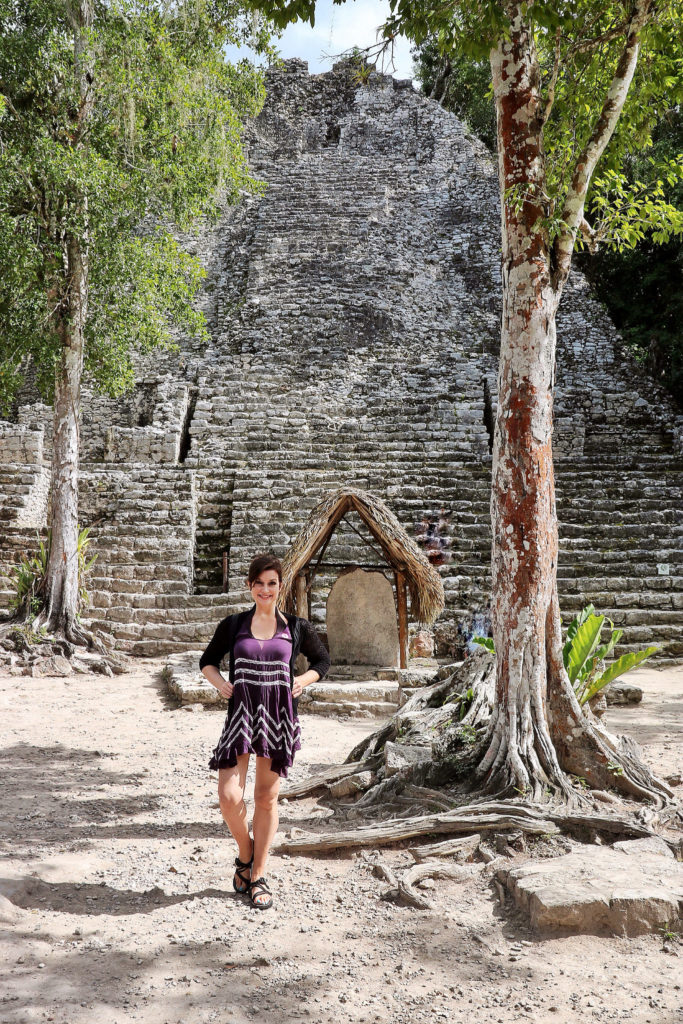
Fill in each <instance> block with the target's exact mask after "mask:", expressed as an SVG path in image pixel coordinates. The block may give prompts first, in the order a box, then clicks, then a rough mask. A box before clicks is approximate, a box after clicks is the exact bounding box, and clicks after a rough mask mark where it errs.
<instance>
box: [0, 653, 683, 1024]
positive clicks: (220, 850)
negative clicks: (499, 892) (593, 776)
mask: <svg viewBox="0 0 683 1024" xmlns="http://www.w3.org/2000/svg"><path fill="white" fill-rule="evenodd" d="M157 667H158V666H155V664H154V663H152V662H146V663H140V665H139V667H138V669H137V671H136V672H135V673H131V674H129V675H125V676H120V677H117V678H114V679H105V678H103V677H101V676H76V677H72V678H69V679H66V680H62V679H17V678H13V677H12V678H10V677H0V716H1V718H0V720H1V721H2V722H3V729H2V731H3V750H2V754H1V756H2V769H3V771H2V787H3V789H2V810H3V813H2V823H1V825H0V892H2V893H4V894H5V896H6V897H7V896H9V898H10V900H11V902H8V901H7V900H2V899H0V923H1V927H2V932H1V934H0V955H1V962H2V968H0V1022H2V1024H19V1022H29V1021H30V1022H33V1021H55V1022H58V1024H86V1022H87V1024H91V1022H94V1021H97V1022H98V1024H115V1022H116V1024H124V1022H126V1024H127V1022H129V1021H130V1022H132V1021H144V1022H148V1024H177V1022H178V1024H179V1022H181V1021H182V1022H184V1024H185V1022H187V1024H203V1022H209V1021H220V1022H221V1024H224V1022H230V1024H242V1022H244V1021H249V1020H259V1021H262V1022H264V1024H281V1022H282V1021H284V1020H290V1019H292V1020H293V1019H296V1020H299V1019H305V1020H307V1021H310V1022H311V1024H328V1022H331V1021H337V1020H348V1021H351V1022H367V1024H374V1022H377V1021H379V1022H385V1021H386V1022H395V1024H408V1022H410V1024H416V1022H420V1021H437V1022H438V1021H453V1022H462V1024H465V1022H467V1024H479V1022H482V1024H483V1022H487V1024H488V1022H489V1021H491V1022H503V1024H508V1022H511V1021H516V1020H532V1019H533V1020H537V1021H543V1022H545V1021H547V1020H553V1021H558V1022H560V1024H564V1022H569V1021H593V1020H595V1019H599V1020H604V1021H631V1022H638V1024H673V1022H674V1021H675V1020H677V1019H680V1018H677V1017H676V1013H677V1008H678V1007H679V1006H680V1005H681V1001H682V1000H681V990H680V984H681V982H682V980H683V979H682V977H681V975H682V972H681V963H682V960H681V958H677V957H676V956H674V955H670V954H666V953H664V952H663V951H662V942H661V939H660V937H658V936H654V935H653V936H647V937H644V938H641V939H637V940H623V939H600V938H596V937H592V936H588V937H582V938H580V939H577V938H561V939H552V940H543V941H541V940H538V939H536V938H535V937H534V936H533V935H531V934H529V933H528V932H527V930H526V927H525V925H524V922H523V921H522V920H520V919H519V918H518V917H517V916H515V915H513V914H512V913H511V912H509V911H506V912H505V914H503V913H502V912H501V910H500V908H499V906H498V903H497V901H496V900H495V899H494V896H493V893H492V892H491V889H490V888H489V886H488V885H487V884H486V883H485V882H483V881H481V880H472V881H470V882H468V883H467V884H466V885H462V884H456V883H454V882H448V883H444V884H443V885H440V888H439V890H438V894H437V899H440V900H441V908H440V910H439V912H436V911H434V912H431V911H428V912H418V911H414V910H410V909H406V908H403V907H396V906H394V905H393V904H390V903H385V902H382V901H381V900H380V899H379V895H380V893H381V892H382V890H383V889H384V888H385V884H384V883H382V882H380V881H378V880H377V879H375V878H373V877H372V876H371V875H370V874H369V872H368V869H367V867H366V866H365V864H364V863H363V862H362V860H360V859H358V858H357V857H334V858H333V857H329V858H326V859H317V860H316V859H313V858H298V859H297V860H296V861H295V860H293V859H288V858H285V857H273V859H272V864H271V871H270V878H271V880H272V882H273V888H274V890H275V894H276V908H275V909H274V910H273V911H269V912H267V913H262V912H257V911H255V910H251V909H250V908H249V907H248V906H246V905H245V903H244V901H243V900H242V899H240V898H237V897H235V896H233V894H232V889H231V885H230V878H231V872H230V868H229V864H230V863H231V860H232V857H233V856H234V853H233V849H232V844H231V842H230V841H229V840H228V838H226V833H225V831H224V828H223V826H222V825H221V822H220V819H219V814H218V811H217V803H216V798H215V791H214V786H215V783H214V777H213V776H212V774H211V773H209V772H208V770H206V769H205V768H204V763H205V761H206V759H207V758H208V754H209V752H210V750H211V748H212V747H213V745H214V744H215V741H216V739H217V736H218V734H219V732H220V727H221V724H222V712H220V711H218V710H210V711H203V710H199V711H194V712H191V711H187V710H184V709H178V708H175V707H174V706H173V705H172V704H171V703H170V702H169V701H168V700H167V699H166V698H165V696H164V693H163V692H162V690H161V688H160V686H159V684H158V683H157V682H156V681H155V676H154V671H155V669H156V668H157ZM632 678H633V679H634V681H635V680H636V675H635V674H634V675H633V676H632ZM638 679H640V680H641V681H642V685H644V686H645V687H646V689H647V697H646V700H645V701H644V702H643V704H642V705H641V706H640V707H636V708H628V709H617V710H614V711H612V712H610V716H609V717H610V721H611V722H612V724H613V725H614V726H616V725H617V724H618V726H619V727H620V728H624V727H627V726H628V725H631V724H633V723H638V725H637V727H636V728H635V730H634V731H635V733H636V735H637V736H638V738H639V739H640V740H641V742H643V743H644V744H645V745H646V747H647V751H648V756H649V758H650V760H651V761H652V763H653V764H654V766H655V767H656V768H657V769H658V770H665V771H672V770H674V768H677V767H680V764H679V763H678V761H677V757H676V751H675V747H674V744H675V742H676V740H677V739H678V740H679V748H678V749H679V751H680V738H681V734H682V732H683V716H682V715H681V710H682V708H683V670H681V669H679V670H674V671H673V672H668V673H666V674H664V673H657V672H654V673H652V672H650V673H647V672H641V673H638ZM303 726H304V749H303V750H302V751H301V754H300V755H299V759H298V761H297V765H296V767H295V771H294V772H293V773H292V778H293V779H296V778H299V777H304V776H305V775H307V774H308V773H309V772H310V771H311V770H312V769H314V768H315V767H316V766H319V765H323V764H326V763H330V762H335V761H337V760H342V759H343V757H344V756H345V755H346V753H347V752H348V751H349V750H350V749H351V747H352V746H353V744H354V743H355V742H356V741H357V739H359V738H360V737H361V736H362V735H364V734H365V733H366V732H367V731H369V729H370V726H369V725H368V724H367V723H359V722H344V723H339V722H337V721H336V720H334V719H320V718H315V717H312V716H309V717H306V718H305V719H304V721H303ZM326 814H327V811H325V809H324V808H319V807H317V806H316V804H315V803H314V802H313V801H307V802H303V803H297V804H292V805H287V806H284V807H283V808H282V821H281V828H283V829H286V828H288V827H289V826H291V825H292V824H295V823H296V824H304V823H306V822H307V821H310V818H311V816H313V815H317V816H325V815H326ZM387 856H388V859H390V860H391V861H392V862H393V863H394V864H397V865H398V864H407V863H410V862H412V861H411V858H410V857H409V855H408V854H407V853H406V852H405V851H393V852H391V853H389V854H388V855H387ZM10 918H14V920H9V919H10ZM681 951H683V947H681Z"/></svg>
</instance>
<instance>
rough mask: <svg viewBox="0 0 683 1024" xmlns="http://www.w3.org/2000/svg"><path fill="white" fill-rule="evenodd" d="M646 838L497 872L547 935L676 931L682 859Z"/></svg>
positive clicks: (680, 918) (682, 910) (680, 916)
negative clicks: (680, 861) (664, 852)
mask: <svg viewBox="0 0 683 1024" xmlns="http://www.w3.org/2000/svg"><path fill="white" fill-rule="evenodd" d="M646 843H648V844H649V845H648V846H645V847H644V846H643V845H642V843H640V842H637V843H620V844H619V846H620V849H616V848H609V847H602V846H589V847H583V848H582V849H579V850H574V851H572V852H571V853H568V854H566V855H565V856H564V857H557V858H555V859H553V860H543V861H531V862H529V863H526V864H520V865H517V866H515V867H512V868H507V867H503V868H499V870H498V872H497V876H498V879H499V881H501V882H502V883H503V884H504V885H506V886H507V888H508V890H509V892H510V893H511V895H512V898H513V899H514V901H515V903H516V904H517V906H518V907H519V908H520V909H521V910H523V911H525V912H526V913H527V914H528V915H529V920H530V922H531V925H532V927H533V928H534V929H535V930H536V931H538V932H541V933H543V934H552V933H567V932H573V933H575V934H580V935H586V934H587V935H623V936H635V935H643V934H645V933H647V932H652V931H656V930H657V929H661V928H668V929H670V930H677V929H678V928H679V927H680V925H681V923H683V864H679V863H677V862H676V861H673V860H672V859H670V857H667V856H662V852H661V850H658V849H655V852H653V847H655V844H651V843H650V841H646ZM662 845H664V844H662Z"/></svg>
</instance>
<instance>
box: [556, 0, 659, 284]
mask: <svg viewBox="0 0 683 1024" xmlns="http://www.w3.org/2000/svg"><path fill="white" fill-rule="evenodd" d="M653 13H654V0H638V2H637V3H636V7H635V10H634V12H633V16H632V17H631V19H630V21H629V23H628V28H627V37H626V41H625V42H624V47H623V50H622V52H621V56H620V57H619V61H618V63H617V68H616V71H615V73H614V76H613V78H612V81H611V83H610V86H609V88H608V90H607V95H606V97H605V101H604V103H603V106H602V110H601V111H600V114H599V116H598V119H597V121H596V122H595V126H594V128H593V131H592V133H591V136H590V138H589V140H588V142H587V143H586V145H585V147H584V149H583V151H582V152H581V153H580V154H579V157H578V158H577V161H576V164H575V165H574V173H573V175H572V180H571V184H570V186H569V190H568V192H567V197H566V199H565V203H564V208H563V210H562V214H561V220H562V221H564V223H565V224H566V228H565V229H564V231H562V233H561V234H560V235H558V237H557V239H556V240H555V245H554V253H553V254H554V257H555V259H554V267H555V269H554V274H553V285H554V287H555V290H556V292H557V291H559V290H560V289H561V288H562V286H563V284H564V282H565V281H566V280H567V277H568V276H569V270H570V267H571V259H572V253H573V251H574V245H575V242H576V235H577V232H578V230H579V228H580V225H581V222H582V221H583V220H584V204H585V201H586V194H587V192H588V186H589V185H590V181H591V177H592V175H593V172H594V170H595V167H596V165H597V163H598V160H599V159H600V157H601V156H602V154H603V153H604V152H605V149H606V148H607V144H608V143H609V141H610V139H611V138H612V135H613V134H614V129H615V128H616V125H617V121H618V120H619V117H620V115H621V112H622V110H623V108H624V103H625V102H626V97H627V95H628V91H629V88H630V85H631V82H632V80H633V75H634V73H635V70H636V64H637V63H638V53H639V51H640V33H641V31H642V29H643V27H644V26H645V25H646V24H647V22H648V21H649V20H650V18H651V16H652V15H653Z"/></svg>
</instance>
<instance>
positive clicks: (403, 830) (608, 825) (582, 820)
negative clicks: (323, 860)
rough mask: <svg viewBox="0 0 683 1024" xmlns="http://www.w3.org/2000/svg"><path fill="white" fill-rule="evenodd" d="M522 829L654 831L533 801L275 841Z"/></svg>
mask: <svg viewBox="0 0 683 1024" xmlns="http://www.w3.org/2000/svg"><path fill="white" fill-rule="evenodd" d="M505 831H514V832H523V833H525V834H528V835H558V834H559V833H560V831H564V832H568V833H570V834H572V835H575V836H585V835H586V834H588V835H592V834H595V833H598V834H605V835H606V836H608V837H609V838H610V839H611V840H616V839H645V838H649V837H651V836H653V835H654V834H655V833H654V832H653V831H652V830H651V829H650V828H648V827H647V826H646V825H642V824H639V823H638V822H634V821H627V820H625V819H623V818H609V817H605V816H602V815H597V814H582V813H578V812H575V813H571V812H567V811H566V810H565V809H564V808H562V809H560V808H557V809H552V808H549V807H547V806H545V807H543V808H537V807H533V806H532V805H529V804H524V803H514V802H510V803H509V804H507V803H504V804H500V803H488V804H487V803H474V804H470V805H469V806H466V807H459V808H457V809H456V810H453V811H448V812H446V813H445V814H427V815H415V816H412V817H410V818H403V819H396V818H394V819H391V820H389V821H383V822H376V823H373V824H369V825H361V826H359V827H357V828H355V829H347V830H344V831H339V832H327V833H318V834H316V833H310V832H304V831H303V830H300V829H295V830H292V834H291V836H290V837H289V838H285V839H284V840H283V841H282V842H280V843H279V844H278V846H277V850H278V852H280V853H325V852H327V851H329V850H338V849H340V848H345V849H351V848H356V849H357V848H359V847H361V848H362V847H374V846H388V845H391V844H393V843H399V842H402V841H404V840H406V839H413V838H415V837H416V836H424V835H452V834H463V835H472V834H473V833H474V832H478V833H487V832H488V833H495V832H505Z"/></svg>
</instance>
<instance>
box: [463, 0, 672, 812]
mask: <svg viewBox="0 0 683 1024" xmlns="http://www.w3.org/2000/svg"><path fill="white" fill-rule="evenodd" d="M510 13H511V27H510V35H509V38H505V39H501V40H500V41H499V43H498V44H497V46H496V48H495V49H493V50H492V51H491V69H492V76H493V88H494V96H495V101H496V115H497V125H498V167H499V179H500V191H501V214H502V276H503V318H502V329H501V349H500V364H499V375H498V410H497V416H496V424H495V433H494V444H493V472H492V491H491V521H492V532H493V544H492V626H493V637H494V642H495V649H496V662H497V664H496V699H495V706H494V709H493V714H492V716H491V720H490V723H489V730H488V734H487V749H486V753H485V755H484V757H483V759H482V760H481V762H480V764H479V766H478V769H477V774H478V777H479V778H480V779H481V781H482V783H483V785H484V787H485V789H486V790H488V791H500V792H512V791H515V790H516V791H517V792H521V793H524V794H529V795H530V796H532V797H533V798H534V799H536V800H539V799H543V798H547V796H548V795H550V793H553V792H555V793H559V794H561V795H563V796H564V798H565V799H570V800H571V799H573V798H575V796H574V794H573V791H572V789H571V787H570V784H569V780H568V779H567V776H566V775H565V771H564V770H563V769H566V770H568V771H569V772H571V773H573V774H576V775H580V776H582V777H583V778H585V779H586V780H587V781H589V782H591V783H592V784H594V785H598V786H603V787H604V786H606V787H613V788H617V789H620V790H622V791H623V792H626V793H629V794H630V795H635V796H639V797H641V798H642V797H649V798H651V799H654V800H661V799H662V798H666V797H668V796H670V795H671V791H670V790H669V789H668V787H667V786H666V785H665V784H664V783H661V782H660V781H659V780H657V779H656V778H655V777H654V776H653V775H652V773H651V772H649V770H648V769H647V768H646V766H644V765H643V764H642V762H641V761H640V759H639V758H638V756H637V753H636V752H635V751H634V749H633V748H632V747H630V748H629V747H628V744H623V743H622V744H617V743H616V741H614V740H613V739H612V738H611V737H608V736H607V734H606V733H603V732H602V731H601V730H599V729H598V727H597V724H594V723H593V722H591V721H590V720H589V718H588V717H587V715H586V714H585V713H584V712H583V710H582V709H581V708H580V707H579V705H578V702H577V700H576V697H575V696H574V693H573V690H572V688H571V684H570V683H569V679H568V677H567V674H566V672H565V671H564V666H563V662H562V641H561V633H560V618H559V604H558V596H557V553H558V527H557V513H556V506H555V484H554V472H553V457H552V428H553V414H552V413H553V390H554V374H555V340H556V339H555V314H556V311H557V306H558V303H559V299H560V295H561V290H562V285H563V284H564V280H565V279H566V275H565V276H564V277H561V278H560V279H559V280H558V279H553V273H552V265H553V259H552V257H551V252H550V248H549V244H548V240H547V229H546V228H545V227H544V225H543V221H544V218H546V217H547V209H546V173H545V155H544V148H543V124H544V122H545V119H546V110H545V104H544V103H543V100H542V97H541V94H540V86H539V83H540V72H539V66H538V61H537V56H536V51H535V45H534V38H533V31H532V29H531V26H530V24H529V23H528V22H527V20H526V14H525V13H524V12H523V10H522V5H521V4H515V5H512V6H511V8H510ZM629 39H631V36H629ZM633 49H634V47H633V46H631V51H633ZM635 53H636V55H637V47H635ZM634 59H635V58H634ZM622 65H623V66H622ZM625 67H626V65H625V62H624V61H622V62H620V65H619V69H618V70H621V71H624V70H625ZM629 68H630V65H629ZM626 70H628V69H626ZM630 74H631V75H632V68H631V69H630ZM614 123H616V122H615V121H614V119H612V122H611V130H613V127H614ZM607 128H609V125H608V126H607ZM605 144H606V143H605ZM603 148H604V146H603ZM549 695H550V696H549ZM549 701H550V703H551V704H552V733H551V728H550V724H549V715H548V710H549ZM558 753H559V754H560V755H561V758H562V760H561V762H560V758H559V757H558Z"/></svg>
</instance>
